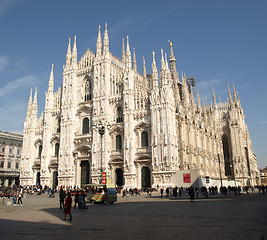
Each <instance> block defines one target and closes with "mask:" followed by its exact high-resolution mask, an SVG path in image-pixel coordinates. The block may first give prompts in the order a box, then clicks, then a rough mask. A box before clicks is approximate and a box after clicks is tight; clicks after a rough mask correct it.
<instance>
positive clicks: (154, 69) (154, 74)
mask: <svg viewBox="0 0 267 240" xmlns="http://www.w3.org/2000/svg"><path fill="white" fill-rule="evenodd" d="M152 54H153V61H152V81H153V88H154V87H158V69H157V66H156V61H155V52H153V53H152Z"/></svg>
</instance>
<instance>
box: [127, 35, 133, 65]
mask: <svg viewBox="0 0 267 240" xmlns="http://www.w3.org/2000/svg"><path fill="white" fill-rule="evenodd" d="M126 67H128V68H131V67H132V58H131V51H130V44H129V37H128V36H127V43H126Z"/></svg>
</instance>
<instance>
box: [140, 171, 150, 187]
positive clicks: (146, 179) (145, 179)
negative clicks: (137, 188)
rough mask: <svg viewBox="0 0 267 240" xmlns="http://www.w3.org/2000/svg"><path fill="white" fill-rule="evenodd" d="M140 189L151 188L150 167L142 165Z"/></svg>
mask: <svg viewBox="0 0 267 240" xmlns="http://www.w3.org/2000/svg"><path fill="white" fill-rule="evenodd" d="M141 178H142V189H146V188H151V181H150V169H149V168H148V167H143V168H142V170H141Z"/></svg>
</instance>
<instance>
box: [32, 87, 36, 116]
mask: <svg viewBox="0 0 267 240" xmlns="http://www.w3.org/2000/svg"><path fill="white" fill-rule="evenodd" d="M32 114H33V115H35V116H37V87H35V93H34V98H33V103H32Z"/></svg>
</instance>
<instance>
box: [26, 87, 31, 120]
mask: <svg viewBox="0 0 267 240" xmlns="http://www.w3.org/2000/svg"><path fill="white" fill-rule="evenodd" d="M31 113H32V89H31V93H30V97H29V102H28V109H27V117H29V116H30V115H31Z"/></svg>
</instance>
